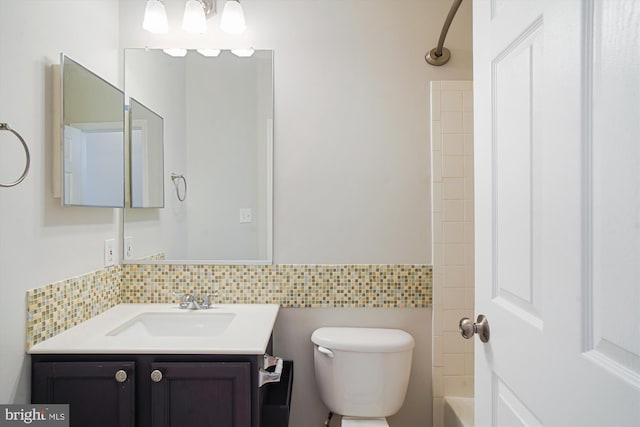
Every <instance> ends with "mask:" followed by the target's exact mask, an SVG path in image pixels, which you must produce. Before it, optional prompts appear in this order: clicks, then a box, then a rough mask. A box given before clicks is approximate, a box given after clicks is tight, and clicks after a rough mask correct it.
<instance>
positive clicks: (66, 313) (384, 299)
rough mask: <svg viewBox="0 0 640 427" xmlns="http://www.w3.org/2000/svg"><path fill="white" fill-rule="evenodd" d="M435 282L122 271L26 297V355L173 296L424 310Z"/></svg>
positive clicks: (384, 272)
mask: <svg viewBox="0 0 640 427" xmlns="http://www.w3.org/2000/svg"><path fill="white" fill-rule="evenodd" d="M432 274H433V273H432V267H431V266H429V265H423V264H411V265H403V264H398V265H360V264H358V265H286V264H279V265H188V264H161V265H160V264H159V265H147V264H136V265H121V266H116V267H110V268H108V269H105V270H100V271H97V272H94V273H90V274H88V275H84V276H81V277H76V278H72V279H68V280H65V281H62V282H58V283H53V284H51V285H47V286H44V287H42V288H38V289H34V290H31V291H29V292H28V293H27V347H31V346H32V345H34V344H37V343H38V342H41V341H43V340H45V339H47V338H49V337H52V336H53V335H56V334H58V333H60V332H62V331H64V330H66V329H68V328H70V327H72V326H75V325H76V324H78V323H80V322H82V321H84V320H87V319H89V318H91V317H93V316H95V315H97V314H100V313H102V312H103V311H105V310H107V309H109V308H111V307H113V306H115V305H116V304H119V303H171V302H176V303H178V302H179V298H177V297H175V296H174V295H173V292H187V293H191V294H195V295H196V296H198V297H200V296H202V295H204V294H207V293H208V294H211V295H214V294H216V291H217V295H216V296H213V297H212V301H213V303H214V304H215V303H218V304H280V306H282V307H302V308H304V307H307V308H328V307H362V308H365V307H384V308H420V307H429V306H431V302H432V287H431V282H432ZM89 302H90V303H89Z"/></svg>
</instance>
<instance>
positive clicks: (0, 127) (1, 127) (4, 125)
mask: <svg viewBox="0 0 640 427" xmlns="http://www.w3.org/2000/svg"><path fill="white" fill-rule="evenodd" d="M0 130H8V131H9V132H11V133H12V134H14V135H15V136H16V137H17V138H18V139H19V140H20V142H21V143H22V148H24V154H25V156H26V158H27V161H26V162H25V165H24V171H23V172H22V175H20V178H18V179H17V180H15V181H14V182H11V183H9V184H3V183H0V187H5V188H7V187H14V186H16V185H18V184H20V183H21V182H22V181H23V180H24V179H25V177H26V176H27V173H28V172H29V166H31V154H30V153H29V147H28V146H27V143H26V142H25V141H24V139H23V138H22V136H21V135H20V134H19V133H18V132H16V131H15V130H13V129H11V126H9V123H0Z"/></svg>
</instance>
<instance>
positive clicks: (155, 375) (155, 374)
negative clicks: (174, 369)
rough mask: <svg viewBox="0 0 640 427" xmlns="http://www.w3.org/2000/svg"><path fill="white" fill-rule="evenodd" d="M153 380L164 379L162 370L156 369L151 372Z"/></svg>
mask: <svg viewBox="0 0 640 427" xmlns="http://www.w3.org/2000/svg"><path fill="white" fill-rule="evenodd" d="M151 381H153V382H154V383H159V382H160V381H162V372H160V371H159V370H157V369H154V370H153V371H152V372H151Z"/></svg>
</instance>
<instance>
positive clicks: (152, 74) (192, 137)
mask: <svg viewBox="0 0 640 427" xmlns="http://www.w3.org/2000/svg"><path fill="white" fill-rule="evenodd" d="M125 91H126V94H127V96H130V97H134V98H136V99H137V100H138V101H140V102H142V103H143V104H144V105H146V106H148V107H149V108H151V109H152V110H153V111H155V112H156V113H158V114H159V115H160V116H162V117H163V118H164V183H165V186H164V191H165V195H164V198H165V208H164V209H125V212H124V236H123V237H124V239H123V241H124V242H126V243H125V246H126V247H125V248H124V251H123V253H124V254H125V262H126V263H140V262H142V263H154V262H166V263H229V264H238V263H258V264H268V263H271V260H272V182H273V179H272V164H273V52H272V51H267V50H257V51H255V53H254V55H253V56H251V57H247V58H241V57H238V56H235V55H234V54H232V53H231V52H230V51H222V52H221V53H220V54H219V55H218V56H216V57H205V56H203V55H201V54H199V53H198V52H196V51H193V50H190V51H188V53H187V55H186V56H184V57H171V56H169V55H167V54H166V53H164V52H163V51H162V50H154V49H125ZM172 174H174V175H182V176H183V177H184V181H183V180H182V179H176V180H171V176H172ZM184 184H188V192H187V193H186V197H184ZM179 196H180V198H183V199H184V200H183V201H181V200H179Z"/></svg>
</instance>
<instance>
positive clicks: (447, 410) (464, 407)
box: [444, 397, 473, 427]
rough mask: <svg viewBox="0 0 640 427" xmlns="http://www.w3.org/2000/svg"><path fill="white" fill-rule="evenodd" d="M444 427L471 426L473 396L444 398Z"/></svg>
mask: <svg viewBox="0 0 640 427" xmlns="http://www.w3.org/2000/svg"><path fill="white" fill-rule="evenodd" d="M444 427H473V397H445V398H444Z"/></svg>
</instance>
